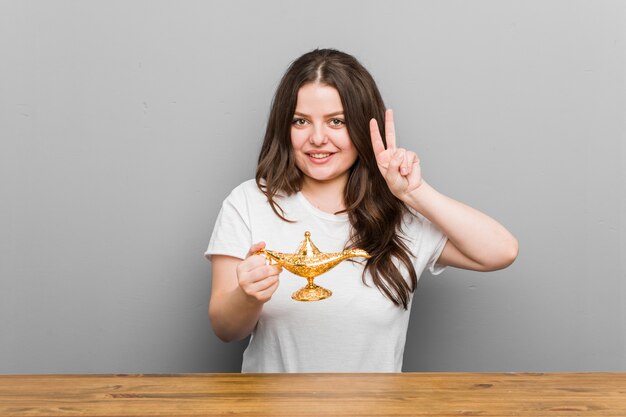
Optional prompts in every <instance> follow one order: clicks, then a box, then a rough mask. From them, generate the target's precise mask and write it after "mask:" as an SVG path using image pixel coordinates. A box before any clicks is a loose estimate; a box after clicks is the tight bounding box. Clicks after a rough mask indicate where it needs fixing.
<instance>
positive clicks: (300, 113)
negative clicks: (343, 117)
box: [293, 110, 343, 117]
mask: <svg viewBox="0 0 626 417" xmlns="http://www.w3.org/2000/svg"><path fill="white" fill-rule="evenodd" d="M340 114H343V110H340V111H335V112H332V113H328V114H325V115H324V117H333V116H339V115H340ZM293 115H294V116H300V117H311V115H309V114H306V113H302V112H299V111H296V112H294V114H293Z"/></svg>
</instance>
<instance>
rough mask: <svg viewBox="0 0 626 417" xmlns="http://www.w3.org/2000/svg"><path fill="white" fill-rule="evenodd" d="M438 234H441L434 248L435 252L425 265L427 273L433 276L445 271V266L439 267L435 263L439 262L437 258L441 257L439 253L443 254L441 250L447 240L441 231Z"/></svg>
mask: <svg viewBox="0 0 626 417" xmlns="http://www.w3.org/2000/svg"><path fill="white" fill-rule="evenodd" d="M433 226H434V225H433ZM435 227H436V226H435ZM437 230H439V229H437ZM439 233H440V234H441V235H440V236H439V241H438V242H437V245H436V246H435V251H434V252H433V255H432V256H431V257H430V259H429V260H428V264H427V268H428V272H430V273H431V274H433V275H439V274H441V273H442V272H443V271H444V270H445V269H446V266H445V265H441V264H439V263H437V261H438V260H439V257H440V256H441V252H443V248H444V247H445V246H446V242H448V238H447V237H446V235H444V234H443V233H442V232H441V231H439Z"/></svg>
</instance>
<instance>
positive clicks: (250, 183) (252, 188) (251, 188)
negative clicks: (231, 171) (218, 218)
mask: <svg viewBox="0 0 626 417" xmlns="http://www.w3.org/2000/svg"><path fill="white" fill-rule="evenodd" d="M261 196H264V194H263V191H261V190H260V189H259V187H258V185H257V183H256V180H255V179H254V178H253V179H249V180H246V181H244V182H242V183H241V184H239V185H238V186H236V187H235V188H233V190H232V191H231V192H230V195H229V198H231V199H233V198H234V199H241V198H244V199H249V198H257V197H261Z"/></svg>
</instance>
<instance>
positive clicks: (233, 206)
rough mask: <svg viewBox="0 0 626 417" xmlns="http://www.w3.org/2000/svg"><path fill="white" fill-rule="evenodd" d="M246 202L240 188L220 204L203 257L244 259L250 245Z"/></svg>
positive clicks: (250, 236) (250, 238)
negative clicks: (217, 256)
mask: <svg viewBox="0 0 626 417" xmlns="http://www.w3.org/2000/svg"><path fill="white" fill-rule="evenodd" d="M248 213H249V212H248V201H247V199H246V196H245V193H244V192H243V190H242V189H241V187H239V188H236V189H234V190H233V191H232V192H231V193H230V195H229V196H228V197H227V198H226V199H225V200H224V202H223V203H222V208H221V209H220V212H219V214H218V216H217V220H216V221H215V226H214V228H213V233H212V234H211V240H210V241H209V246H208V248H207V250H206V252H205V253H204V256H205V257H206V258H207V259H209V260H211V256H212V255H228V256H234V257H236V258H240V259H244V258H245V257H246V254H247V253H248V250H249V249H250V246H251V245H252V234H251V232H250V218H249V215H248Z"/></svg>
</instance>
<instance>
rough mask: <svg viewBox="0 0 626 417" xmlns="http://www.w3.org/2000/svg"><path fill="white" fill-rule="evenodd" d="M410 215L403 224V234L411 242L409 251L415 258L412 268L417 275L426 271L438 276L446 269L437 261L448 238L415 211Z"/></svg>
mask: <svg viewBox="0 0 626 417" xmlns="http://www.w3.org/2000/svg"><path fill="white" fill-rule="evenodd" d="M412 213H413V215H412V216H410V219H409V220H408V221H407V223H405V227H406V230H405V233H406V234H407V236H408V237H409V239H410V240H411V241H412V242H413V243H412V246H411V249H412V253H413V255H414V257H415V261H414V262H415V264H414V266H415V268H416V270H417V272H418V273H421V272H422V271H423V270H425V269H428V271H429V272H430V273H431V274H433V275H439V274H441V273H442V272H443V271H444V270H445V269H446V266H445V265H441V264H439V263H437V261H438V260H439V257H440V256H441V253H442V252H443V248H444V247H445V246H446V242H447V241H448V238H447V237H446V235H445V234H444V233H443V231H441V229H439V227H437V225H435V224H434V223H432V222H431V221H430V220H428V219H427V218H426V217H424V216H422V215H421V214H420V213H418V212H416V211H412Z"/></svg>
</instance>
